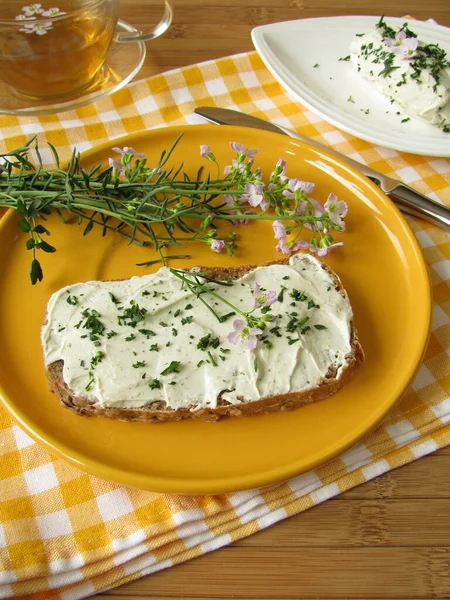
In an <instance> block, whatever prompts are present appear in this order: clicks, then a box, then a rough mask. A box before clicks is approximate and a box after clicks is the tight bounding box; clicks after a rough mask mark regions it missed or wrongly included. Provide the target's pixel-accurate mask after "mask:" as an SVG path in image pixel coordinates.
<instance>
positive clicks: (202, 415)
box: [46, 255, 364, 422]
mask: <svg viewBox="0 0 450 600" xmlns="http://www.w3.org/2000/svg"><path fill="white" fill-rule="evenodd" d="M305 256H308V255H305ZM287 263H288V261H287V260H281V261H276V262H272V263H266V264H265V265H259V266H269V265H286V264H287ZM256 268H257V266H256V265H246V266H238V267H224V268H219V267H214V268H210V267H196V269H195V270H196V271H201V272H202V273H204V274H206V275H207V276H209V277H212V278H214V279H216V280H223V281H226V280H236V279H239V278H240V277H242V276H244V275H245V274H247V273H249V272H251V271H253V270H254V269H256ZM321 268H322V269H324V270H325V271H326V272H327V273H328V274H329V276H330V278H331V281H332V282H333V284H334V289H335V290H336V291H337V292H338V293H339V294H340V295H341V296H342V297H343V298H344V299H345V300H346V301H347V302H348V296H347V293H346V291H345V289H344V288H343V286H342V283H341V281H340V279H339V277H338V276H337V275H336V274H335V273H334V272H333V271H332V270H331V269H330V268H329V267H328V266H326V265H325V264H324V263H321ZM348 343H349V347H350V348H351V351H350V352H348V354H347V355H346V356H345V360H344V364H342V365H338V367H339V368H337V366H336V365H332V364H330V366H329V368H328V371H327V372H326V374H325V375H324V377H322V379H321V380H320V381H319V382H318V384H317V385H316V386H315V387H314V388H312V389H306V390H305V389H304V390H301V391H295V390H294V391H290V392H289V393H284V394H280V395H274V396H270V397H263V398H260V399H257V400H251V401H241V402H239V403H238V404H235V403H230V402H228V401H227V400H225V399H224V398H223V397H222V392H221V393H220V394H219V395H218V397H217V403H216V406H214V407H200V408H199V407H198V406H196V405H195V404H186V405H185V406H184V407H181V408H172V407H170V406H168V405H167V404H166V402H165V400H164V399H163V397H161V399H159V400H152V401H151V402H149V403H148V404H145V405H143V406H139V407H128V406H124V405H123V404H126V399H125V400H124V402H123V403H120V404H121V405H116V406H114V405H110V406H105V405H104V403H100V402H99V401H97V400H96V399H92V398H90V399H89V398H86V397H83V396H80V395H76V394H75V393H74V392H73V391H72V390H71V389H70V387H69V386H68V385H67V384H66V382H65V381H64V377H63V367H64V362H63V361H62V360H57V361H55V362H52V363H51V364H48V365H47V370H46V372H47V378H48V383H49V387H50V389H51V391H52V392H53V393H54V394H55V395H56V396H57V398H58V399H59V400H60V401H61V402H62V404H63V405H64V406H66V407H67V408H69V409H70V410H71V411H73V412H74V413H76V414H78V415H85V416H97V417H110V418H113V419H119V420H123V421H145V422H158V421H179V420H181V419H188V418H194V419H201V420H204V421H217V420H218V419H220V418H221V417H225V416H244V415H257V414H266V413H271V412H275V411H279V410H293V409H297V408H299V407H301V406H304V405H306V404H310V403H312V402H316V401H318V400H322V399H324V398H327V397H328V396H331V395H332V394H334V393H335V392H337V391H338V390H340V389H341V388H342V387H343V386H344V385H345V384H346V383H347V381H348V380H349V378H350V377H351V375H352V373H353V371H354V369H355V367H356V365H357V364H358V362H359V361H361V360H363V358H364V354H363V350H362V348H361V345H360V342H359V340H358V335H357V332H356V329H355V327H354V325H353V322H351V323H350V339H349V340H348ZM226 391H227V390H223V392H226Z"/></svg>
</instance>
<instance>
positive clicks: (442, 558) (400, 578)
mask: <svg viewBox="0 0 450 600" xmlns="http://www.w3.org/2000/svg"><path fill="white" fill-rule="evenodd" d="M127 593H130V594H134V595H136V596H139V594H141V595H142V594H148V593H150V594H152V595H153V596H163V597H167V596H169V597H174V596H175V597H178V596H180V597H185V596H194V597H200V598H205V597H214V598H216V597H218V598H221V597H233V598H234V597H236V598H259V597H263V598H299V599H302V600H303V599H306V598H311V597H323V598H329V599H334V598H351V599H353V598H355V599H356V598H358V599H360V598H366V597H368V598H377V599H378V598H379V599H385V598H405V597H411V598H445V597H448V595H449V594H450V548H396V549H391V548H364V549H361V548H359V549H348V548H326V549H321V548H301V549H299V548H289V549H267V548H243V547H234V548H230V547H229V548H224V549H222V550H220V551H218V552H214V553H212V554H211V555H209V556H202V557H200V558H198V559H195V560H193V561H191V562H190V563H188V564H183V565H179V566H177V567H173V568H171V569H169V570H166V571H162V572H159V573H155V574H154V575H152V576H151V577H150V578H148V579H147V580H146V579H140V580H137V581H135V582H133V583H130V584H128V585H127ZM109 594H110V595H111V596H112V597H114V596H115V595H116V594H117V595H120V594H123V592H122V590H120V588H118V589H117V590H116V591H114V590H112V591H110V592H109ZM150 597H152V596H150Z"/></svg>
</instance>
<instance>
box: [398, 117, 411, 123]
mask: <svg viewBox="0 0 450 600" xmlns="http://www.w3.org/2000/svg"><path fill="white" fill-rule="evenodd" d="M408 121H411V119H410V118H409V117H408V118H406V119H402V120H401V121H400V122H401V123H407V122H408Z"/></svg>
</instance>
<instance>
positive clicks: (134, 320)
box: [118, 300, 147, 327]
mask: <svg viewBox="0 0 450 600" xmlns="http://www.w3.org/2000/svg"><path fill="white" fill-rule="evenodd" d="M130 305H131V306H130V308H126V309H125V310H124V312H123V314H122V315H119V318H118V322H119V325H128V326H129V327H136V325H137V324H138V323H140V322H141V321H143V320H144V319H145V315H146V313H147V309H146V308H140V306H139V304H136V303H135V302H134V301H133V300H131V302H130Z"/></svg>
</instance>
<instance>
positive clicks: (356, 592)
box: [95, 0, 450, 600]
mask: <svg viewBox="0 0 450 600" xmlns="http://www.w3.org/2000/svg"><path fill="white" fill-rule="evenodd" d="M121 6H122V14H121V16H122V18H125V19H126V20H128V21H129V22H131V23H134V24H137V23H139V24H142V25H143V26H144V25H145V24H147V23H151V22H152V19H153V22H154V21H155V19H156V18H157V17H156V15H157V14H158V10H160V6H161V5H159V9H158V1H157V0H121ZM382 13H384V14H385V15H391V16H402V15H406V14H409V15H413V16H414V17H415V18H417V19H429V18H433V19H435V20H436V21H437V22H438V23H441V24H442V25H447V26H450V1H449V0H429V1H428V2H423V1H421V0H409V1H406V0H397V1H396V2H395V3H393V2H392V1H391V0H379V1H378V2H377V3H376V4H373V2H370V1H369V0H342V1H341V2H340V3H336V2H335V1H334V0H175V14H174V20H173V24H172V26H171V28H170V30H169V31H168V32H167V33H166V34H165V36H164V37H162V38H161V39H158V40H155V41H153V42H150V43H149V44H148V55H147V59H146V63H145V66H144V68H143V70H142V72H141V73H140V75H139V77H147V76H149V75H153V74H156V73H160V72H163V71H166V70H169V69H173V68H176V67H182V66H184V65H188V64H192V63H196V62H200V61H204V60H208V59H214V58H219V57H221V56H227V55H229V54H235V53H237V52H245V51H249V50H252V49H253V46H252V42H251V39H250V31H251V29H252V28H253V27H256V26H257V25H263V24H265V23H272V22H276V21H284V20H289V19H300V18H308V17H323V16H331V15H357V14H369V15H370V14H377V15H379V14H382ZM126 60H127V57H126V50H124V61H126ZM95 598H96V599H100V598H101V599H103V600H106V599H109V600H138V599H139V600H142V598H152V599H153V600H157V599H161V598H174V599H175V598H191V599H192V598H258V599H259V598H274V599H275V598H277V599H282V598H286V599H287V598H299V599H300V598H302V599H306V598H309V599H312V598H315V599H318V598H320V599H332V598H333V599H339V598H342V599H344V598H358V599H360V598H365V599H378V598H380V599H381V598H383V599H387V598H391V599H394V598H402V599H406V598H409V599H412V598H414V599H419V598H420V599H428V598H450V448H447V449H443V450H441V451H439V452H437V453H435V454H433V455H431V456H429V457H426V458H422V459H420V460H418V461H416V462H414V463H412V464H410V465H407V466H405V467H402V468H400V469H397V470H396V471H392V472H390V473H388V474H386V475H383V476H382V477H379V478H378V479H375V480H374V481H371V482H369V483H366V484H364V485H361V486H359V487H357V488H355V489H353V490H351V491H349V492H346V493H345V494H342V495H340V496H338V497H337V498H335V499H332V500H329V501H328V502H325V503H324V504H322V505H320V506H317V507H315V508H312V509H310V510H308V511H306V512H303V513H301V514H299V515H297V516H296V517H291V518H290V519H287V520H285V521H283V522H281V523H278V524H276V525H274V526H272V527H270V528H268V529H266V530H264V531H262V532H260V533H257V534H255V535H253V536H251V537H249V538H246V539H244V540H242V541H241V542H238V543H235V544H232V545H231V546H228V547H227V548H224V549H222V550H218V551H216V552H213V553H211V554H208V555H205V556H202V557H201V558H198V559H195V560H192V561H190V562H188V563H185V564H183V565H180V566H177V567H172V568H170V569H167V570H165V571H162V572H160V573H156V574H155V575H151V576H149V577H144V578H142V579H139V580H137V581H135V582H133V583H130V584H127V585H124V586H122V587H120V588H116V589H115V590H112V591H110V592H107V593H105V594H100V595H97V596H95Z"/></svg>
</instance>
